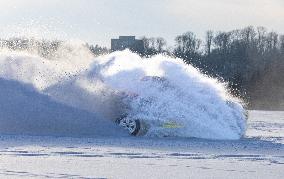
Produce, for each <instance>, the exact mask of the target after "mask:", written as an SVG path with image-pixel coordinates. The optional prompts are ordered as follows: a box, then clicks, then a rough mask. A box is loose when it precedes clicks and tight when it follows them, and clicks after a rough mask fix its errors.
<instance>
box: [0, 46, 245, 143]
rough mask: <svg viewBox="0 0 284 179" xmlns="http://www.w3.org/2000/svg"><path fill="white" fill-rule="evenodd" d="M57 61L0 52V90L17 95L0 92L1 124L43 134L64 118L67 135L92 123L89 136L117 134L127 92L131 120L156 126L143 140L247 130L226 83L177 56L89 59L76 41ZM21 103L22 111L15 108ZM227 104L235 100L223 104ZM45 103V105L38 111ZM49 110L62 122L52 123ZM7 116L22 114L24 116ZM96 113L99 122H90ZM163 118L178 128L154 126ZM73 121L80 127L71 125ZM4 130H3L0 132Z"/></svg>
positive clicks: (233, 135)
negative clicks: (116, 123) (37, 128)
mask: <svg viewBox="0 0 284 179" xmlns="http://www.w3.org/2000/svg"><path fill="white" fill-rule="evenodd" d="M75 44H76V43H75ZM55 57H56V58H54V59H44V58H40V57H38V56H37V55H31V54H30V53H24V52H15V51H13V52H11V51H2V52H1V53H0V78H1V80H2V81H1V83H0V85H1V89H2V88H4V89H6V90H8V91H9V89H11V90H10V92H11V91H14V92H13V93H12V92H11V93H7V91H6V92H5V91H3V90H2V91H1V104H0V105H1V106H3V105H4V104H5V103H6V101H7V100H9V101H10V102H12V103H11V104H13V105H6V104H5V108H3V107H1V109H0V113H1V117H0V121H1V125H2V126H5V125H3V124H4V123H5V122H6V123H7V122H9V121H12V120H14V121H16V122H14V123H17V124H18V125H17V126H14V131H17V130H19V131H21V130H24V129H21V125H24V123H25V122H23V121H26V120H32V121H34V120H36V121H37V125H39V126H41V129H44V128H45V127H46V128H56V129H57V130H62V131H67V128H65V125H64V123H65V121H69V122H70V125H71V123H72V126H73V128H72V130H71V128H70V127H69V128H68V130H71V131H69V133H70V134H76V133H77V132H78V131H84V130H85V128H86V131H89V133H92V132H91V128H90V127H89V125H90V126H92V129H93V133H94V134H98V133H100V134H105V133H107V132H109V131H110V130H112V133H114V132H117V130H116V128H115V127H114V126H113V125H112V123H111V122H110V121H111V119H115V117H117V116H118V115H119V114H121V113H122V112H123V110H124V105H123V104H122V101H121V98H120V95H119V94H121V92H124V93H127V94H134V96H137V97H136V98H135V99H134V100H132V101H130V102H129V107H130V109H131V110H130V111H128V113H129V115H130V116H131V117H134V118H138V119H144V120H146V121H149V122H150V124H153V125H152V127H150V129H149V132H148V134H147V135H148V136H180V137H199V138H210V139H239V138H240V137H241V136H242V135H244V133H245V123H246V121H245V116H244V113H243V112H244V111H243V108H242V106H241V105H240V104H239V103H238V102H237V101H236V100H235V99H233V98H231V97H230V96H229V95H228V93H227V92H226V88H225V86H224V85H223V84H221V83H219V82H218V81H217V80H215V79H212V78H209V77H206V76H204V75H202V74H201V73H200V72H199V71H198V70H197V69H195V68H193V67H192V66H190V65H185V64H183V62H182V60H180V59H172V58H169V57H165V56H162V55H158V56H155V57H153V58H150V59H142V58H140V57H139V56H138V55H136V54H133V53H131V52H130V51H128V50H126V51H123V52H115V53H112V54H110V55H107V56H101V57H98V58H95V59H93V57H92V56H91V55H90V54H89V52H88V51H87V50H86V49H85V48H83V47H82V46H81V45H80V44H79V45H78V44H76V45H74V43H72V46H71V47H70V44H69V45H66V46H64V45H63V46H62V47H61V49H60V50H59V51H58V55H56V56H55ZM145 76H156V77H160V78H162V79H165V80H166V82H165V83H159V81H155V80H145V79H147V77H145ZM13 84H16V85H13ZM17 85H18V86H19V87H17ZM27 90H31V91H33V92H29V98H22V97H21V96H22V94H23V93H25V94H26V93H27V92H26V91H27ZM6 94H8V95H6ZM14 94H17V95H14ZM9 96H10V97H9ZM47 96H48V97H47ZM8 98H9V99H8ZM22 101H24V106H26V107H25V108H21V107H15V106H14V104H22ZM227 101H233V102H230V104H231V105H228V102H227ZM39 103H40V104H39ZM42 104H44V105H43V106H44V107H39V108H37V107H36V106H41V105H42ZM56 105H57V106H56ZM54 106H56V107H54ZM46 108H48V109H49V111H48V112H45V110H44V109H46ZM34 110H36V111H37V113H34ZM7 111H10V113H9V114H7ZM52 111H54V113H56V114H57V115H59V116H60V117H59V118H56V119H55V118H54V113H53V112H52ZM12 113H22V114H24V117H19V115H15V116H14V115H13V114H12ZM73 113H75V114H74V115H73ZM71 114H72V115H71ZM96 115H99V116H101V117H100V118H102V119H98V117H93V116H96ZM38 116H40V117H38ZM74 116H76V117H74ZM84 120H85V121H87V122H84ZM167 121H175V122H177V123H178V124H179V125H181V126H182V127H181V128H179V129H165V128H163V127H161V126H159V125H154V124H155V123H157V122H167ZM46 122H48V123H49V126H47V125H45V123H46ZM73 124H76V125H77V124H80V125H79V126H78V127H77V128H76V125H73ZM97 124H98V125H97ZM6 126H8V124H7V125H6ZM96 126H97V127H96ZM10 127H11V128H12V126H10ZM26 129H27V131H28V130H32V127H30V128H29V127H27V128H26ZM102 129H107V130H104V131H103V130H102ZM3 131H4V132H5V130H4V127H2V128H0V132H3ZM94 131H95V132H94ZM106 131H107V132H106ZM49 132H50V133H52V131H49ZM39 133H40V132H39ZM64 133H65V134H68V132H64ZM87 133H88V132H87Z"/></svg>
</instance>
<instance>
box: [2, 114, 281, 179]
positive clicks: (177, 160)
mask: <svg viewBox="0 0 284 179" xmlns="http://www.w3.org/2000/svg"><path fill="white" fill-rule="evenodd" d="M283 169H284V112H277V111H273V112H271V111H250V112H249V120H248V130H247V133H246V137H245V138H243V139H241V140H232V141H230V140H205V139H197V138H146V137H127V136H123V137H122V136H116V137H110V136H109V137H95V138H70V137H47V136H23V135H2V136H0V178H279V179H280V178H281V179H282V178H283V177H284V170H283Z"/></svg>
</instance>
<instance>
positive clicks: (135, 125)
mask: <svg viewBox="0 0 284 179" xmlns="http://www.w3.org/2000/svg"><path fill="white" fill-rule="evenodd" d="M119 125H120V126H122V127H123V128H125V129H126V130H128V132H129V133H130V134H131V135H134V136H135V135H137V134H138V132H139V130H140V127H141V126H140V121H139V120H135V119H131V118H129V117H124V118H121V119H120V120H119Z"/></svg>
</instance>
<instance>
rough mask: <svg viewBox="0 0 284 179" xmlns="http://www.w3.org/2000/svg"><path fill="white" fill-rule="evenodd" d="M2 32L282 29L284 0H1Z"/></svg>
mask: <svg viewBox="0 0 284 179" xmlns="http://www.w3.org/2000/svg"><path fill="white" fill-rule="evenodd" d="M0 13H1V16H0V37H2V38H3V37H4V38H5V37H7V36H14V35H15V34H17V35H23V34H25V35H26V34H28V35H32V36H36V37H48V38H60V39H70V38H72V39H73V38H75V39H81V40H83V41H87V42H89V43H94V44H95V43H97V44H101V45H105V46H109V45H110V38H114V37H117V36H119V35H136V36H138V37H141V36H143V35H145V36H148V37H150V36H154V37H157V36H161V37H164V38H165V39H166V40H167V41H168V42H169V44H170V45H172V44H173V40H174V38H175V36H177V35H179V34H182V33H183V32H186V31H193V32H194V33H196V34H197V35H198V37H200V38H203V36H204V34H205V31H206V30H208V29H211V30H215V31H218V30H232V29H235V28H241V27H245V26H248V25H254V26H265V27H267V28H268V30H274V31H277V32H279V33H282V34H283V33H284V21H283V19H284V0H7V1H0Z"/></svg>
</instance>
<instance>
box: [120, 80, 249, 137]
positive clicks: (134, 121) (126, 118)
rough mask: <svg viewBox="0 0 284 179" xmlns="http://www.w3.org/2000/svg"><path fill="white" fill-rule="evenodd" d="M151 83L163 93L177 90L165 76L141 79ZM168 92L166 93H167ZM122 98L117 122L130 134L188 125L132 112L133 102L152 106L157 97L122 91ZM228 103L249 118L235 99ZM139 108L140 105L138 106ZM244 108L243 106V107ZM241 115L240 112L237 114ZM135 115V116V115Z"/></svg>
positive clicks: (227, 102) (141, 134)
mask: <svg viewBox="0 0 284 179" xmlns="http://www.w3.org/2000/svg"><path fill="white" fill-rule="evenodd" d="M147 82H149V83H151V87H153V88H157V89H158V90H160V92H161V93H163V92H165V91H167V90H173V89H174V90H175V87H174V85H172V84H171V83H170V82H169V80H167V79H166V78H165V77H158V76H145V77H143V78H141V79H140V82H139V83H147ZM165 94H166V93H165ZM120 96H121V99H122V101H123V104H124V113H122V114H121V115H119V116H118V117H117V118H116V119H115V122H116V123H117V124H118V125H119V126H121V127H123V128H124V129H126V130H127V131H128V132H129V134H130V135H133V136H143V135H145V134H146V133H147V132H148V131H149V129H150V128H152V127H159V128H160V129H164V130H166V131H167V130H168V131H173V130H179V129H181V128H184V127H186V126H185V125H184V124H183V123H181V122H180V120H177V119H172V118H171V119H170V118H169V119H163V120H148V119H144V118H137V117H135V115H133V114H132V112H133V111H135V110H134V109H133V107H132V106H131V105H130V104H131V103H132V102H136V108H137V106H141V107H143V106H147V105H148V106H151V104H152V103H155V100H159V99H155V98H152V97H147V98H144V97H141V96H140V95H139V94H137V93H133V92H129V91H128V92H120ZM225 103H226V105H227V106H228V107H229V109H230V110H231V111H233V113H239V111H243V112H244V114H243V115H242V116H245V118H247V111H246V110H240V109H239V108H240V105H239V104H238V103H237V102H235V101H230V100H227V101H225ZM137 104H138V105H137ZM138 108H139V107H138ZM241 108H242V107H241ZM237 115H239V114H237ZM133 116H134V117H133ZM164 136H167V133H165V134H164Z"/></svg>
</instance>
